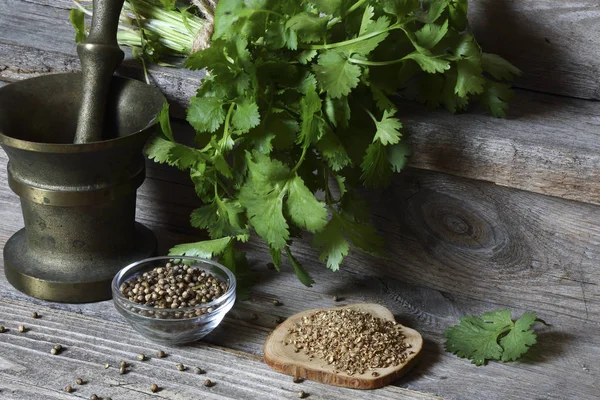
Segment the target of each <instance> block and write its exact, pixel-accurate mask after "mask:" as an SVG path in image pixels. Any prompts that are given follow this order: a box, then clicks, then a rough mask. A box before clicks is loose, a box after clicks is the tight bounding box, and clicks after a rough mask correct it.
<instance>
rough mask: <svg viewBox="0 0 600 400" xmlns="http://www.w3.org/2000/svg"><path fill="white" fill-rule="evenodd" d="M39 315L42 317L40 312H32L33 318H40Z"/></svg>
mask: <svg viewBox="0 0 600 400" xmlns="http://www.w3.org/2000/svg"><path fill="white" fill-rule="evenodd" d="M39 317H40V314H38V313H37V312H35V311H34V312H32V313H31V318H33V319H36V318H39Z"/></svg>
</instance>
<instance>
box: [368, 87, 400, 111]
mask: <svg viewBox="0 0 600 400" xmlns="http://www.w3.org/2000/svg"><path fill="white" fill-rule="evenodd" d="M370 89H371V93H372V94H373V100H375V104H376V105H377V108H378V109H379V110H381V111H385V110H390V109H392V108H395V107H396V106H395V105H394V103H392V101H391V100H390V99H389V97H387V95H386V94H385V92H384V91H383V90H381V89H380V88H379V87H377V86H376V85H374V84H373V83H371V86H370Z"/></svg>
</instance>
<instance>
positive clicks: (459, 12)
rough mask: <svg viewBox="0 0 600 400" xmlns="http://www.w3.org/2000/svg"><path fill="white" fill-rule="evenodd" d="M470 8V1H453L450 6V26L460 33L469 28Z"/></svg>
mask: <svg viewBox="0 0 600 400" xmlns="http://www.w3.org/2000/svg"><path fill="white" fill-rule="evenodd" d="M468 8H469V3H468V0H453V1H451V2H450V4H449V7H448V10H449V14H450V25H451V26H452V27H453V28H454V29H456V31H458V32H462V31H464V30H465V29H466V28H467V11H468Z"/></svg>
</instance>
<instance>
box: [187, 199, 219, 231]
mask: <svg viewBox="0 0 600 400" xmlns="http://www.w3.org/2000/svg"><path fill="white" fill-rule="evenodd" d="M217 209H218V206H217V203H212V204H208V205H206V206H203V207H200V208H196V209H195V210H194V211H192V214H191V215H190V224H191V225H192V226H193V227H194V228H199V229H207V228H208V227H209V226H212V225H213V224H214V223H215V222H216V221H217V220H218V216H217Z"/></svg>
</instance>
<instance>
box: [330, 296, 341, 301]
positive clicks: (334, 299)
mask: <svg viewBox="0 0 600 400" xmlns="http://www.w3.org/2000/svg"><path fill="white" fill-rule="evenodd" d="M331 300H333V301H339V300H340V298H339V297H337V296H336V295H333V296H332V297H331Z"/></svg>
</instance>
